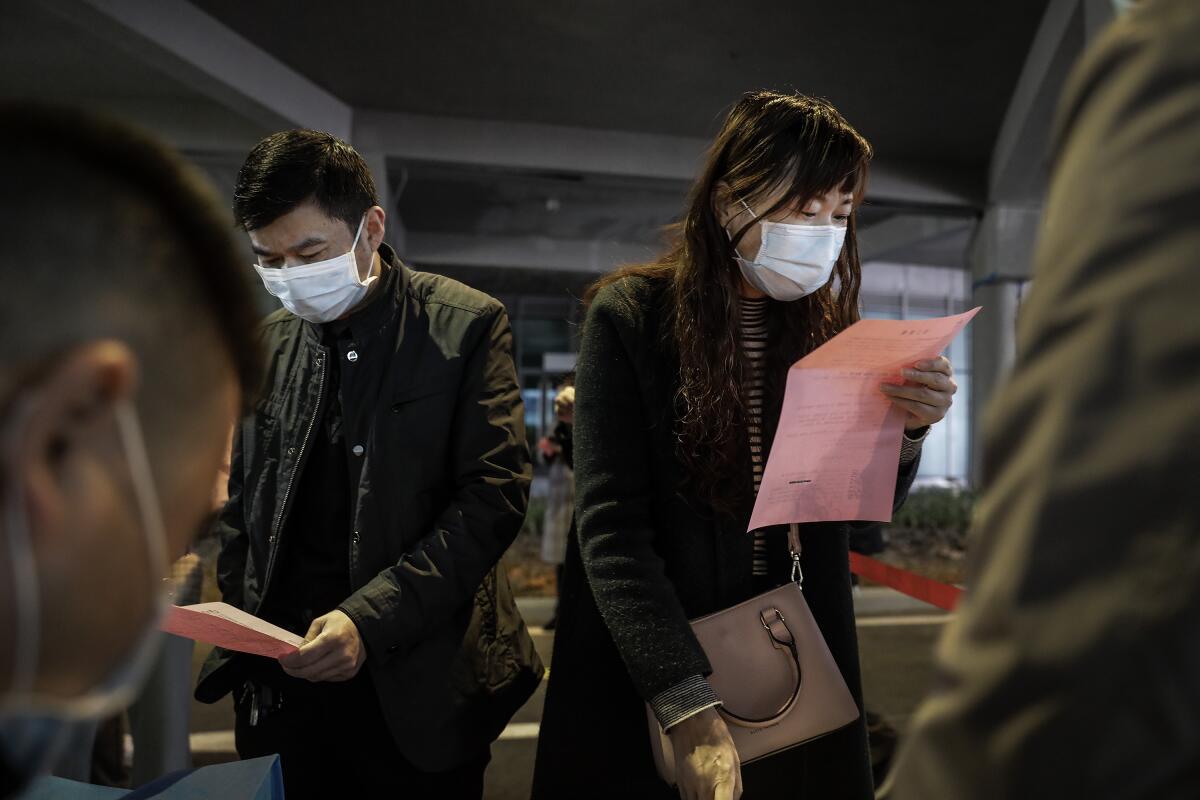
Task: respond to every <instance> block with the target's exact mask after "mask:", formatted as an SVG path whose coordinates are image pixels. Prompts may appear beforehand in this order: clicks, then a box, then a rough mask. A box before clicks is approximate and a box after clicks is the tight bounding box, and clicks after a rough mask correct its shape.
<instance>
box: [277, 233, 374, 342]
mask: <svg viewBox="0 0 1200 800" xmlns="http://www.w3.org/2000/svg"><path fill="white" fill-rule="evenodd" d="M366 221H367V218H366V216H365V215H364V216H363V218H362V220H360V221H359V223H358V231H357V232H356V233H355V234H354V244H352V245H350V252H348V253H344V254H342V255H340V256H336V257H334V258H329V259H326V260H324V261H318V262H316V263H315V264H305V265H304V266H302V267H283V268H279V269H275V268H271V267H260V266H259V265H258V264H255V265H254V269H255V270H257V271H258V274H259V277H261V278H262V282H263V285H264V286H266V287H267V291H268V292H270V293H271V294H273V295H275V296H276V297H278V298H279V301H280V302H281V303H283V306H284V308H286V309H287V310H288V311H290V312H292V313H293V314H295V315H296V316H297V317H300V318H301V319H306V320H308V321H309V322H316V323H322V322H332V321H333V320H335V319H340V318H341V317H343V316H344V315H345V314H346V312H348V311H349V310H350V309H352V308H354V307H355V306H356V305H358V304H359V303H361V302H362V299H363V298H364V297H366V296H367V292H368V291H369V290H370V288H371V284H372V283H374V282H375V277H376V276H374V275H372V276H370V277H368V278H367V279H366V280H365V281H364V280H362V279H361V278H359V272H358V261H357V260H356V259H355V257H354V249H355V248H356V247H358V237H359V236H361V235H362V230H363V224H364V223H365V222H366Z"/></svg>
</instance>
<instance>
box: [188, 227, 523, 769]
mask: <svg viewBox="0 0 1200 800" xmlns="http://www.w3.org/2000/svg"><path fill="white" fill-rule="evenodd" d="M380 255H381V257H382V258H383V259H384V261H385V263H387V264H388V265H389V268H390V270H392V273H391V275H390V276H389V280H388V284H387V286H388V287H391V288H392V290H393V291H392V292H391V297H390V298H388V302H389V303H390V304H391V306H392V309H391V314H390V315H386V316H388V317H389V318H390V322H392V323H396V324H394V325H393V326H392V327H393V328H394V329H395V330H396V331H397V333H396V336H395V341H394V343H391V345H390V346H391V347H392V348H393V349H394V355H393V357H392V359H391V361H390V363H387V364H386V365H385V366H384V368H383V369H381V370H380V372H379V375H378V376H377V377H376V379H374V380H371V381H368V382H366V383H365V384H364V385H365V386H366V387H367V388H366V389H365V391H367V392H370V393H371V395H372V396H371V397H364V398H355V405H356V406H362V405H364V404H367V405H370V404H373V406H374V412H373V418H372V424H371V426H370V434H369V439H368V441H367V443H366V453H365V456H364V465H363V469H362V477H361V480H360V482H359V486H358V491H357V492H356V493H355V495H354V498H353V507H354V525H353V530H354V533H353V535H352V536H351V537H350V543H349V546H350V585H351V588H352V590H353V592H352V594H351V596H350V597H349V598H347V599H346V601H345V602H343V603H342V604H341V605H340V606H339V607H340V608H341V609H342V610H343V611H345V612H346V613H347V614H348V615H349V616H350V617H351V619H353V620H354V622H355V624H356V625H357V626H358V629H359V631H360V633H361V634H362V637H363V640H364V642H365V643H366V648H367V662H366V668H367V669H369V670H370V674H371V678H372V680H373V682H374V685H375V687H376V690H377V692H378V694H379V700H380V704H381V707H382V709H383V713H384V716H385V717H386V719H387V721H388V724H389V726H390V727H391V730H392V733H393V735H394V736H395V739H396V743H397V745H398V746H399V748H400V751H401V752H402V753H403V754H404V755H405V757H407V758H408V759H409V760H410V761H412V762H413V763H414V764H416V765H417V766H419V767H421V768H423V769H426V770H430V771H438V770H445V769H449V768H451V767H453V766H456V765H457V764H458V763H461V762H462V761H464V760H466V759H469V758H475V757H478V754H479V752H480V751H481V750H482V749H483V748H484V747H485V746H486V745H487V744H488V743H490V742H491V741H493V740H494V739H495V738H496V737H497V736H498V735H499V733H500V731H501V730H503V728H504V726H505V725H506V724H507V722H508V720H509V718H510V717H511V716H512V714H513V713H514V712H515V711H516V710H517V708H519V707H520V706H521V705H522V704H523V703H524V701H525V700H526V699H527V698H528V697H529V696H530V695H531V694H532V692H533V690H534V689H535V688H536V687H537V685H538V683H539V682H540V680H541V677H542V671H543V670H542V665H541V663H540V662H539V660H538V657H537V654H536V652H535V651H534V648H533V642H532V640H531V639H530V637H529V634H528V632H527V631H526V629H525V625H524V623H523V622H522V620H521V617H520V615H519V614H518V612H517V610H516V606H515V604H514V602H513V599H512V595H511V591H510V589H509V585H508V580H507V578H506V577H505V576H504V575H503V573H501V572H499V571H498V569H497V567H496V565H497V563H498V562H499V560H500V557H501V555H502V554H503V553H504V551H505V550H506V549H507V548H508V546H509V545H510V544H511V543H512V541H513V539H514V538H515V537H516V535H517V532H518V531H519V530H520V528H521V524H522V521H523V519H524V515H525V508H526V502H527V499H528V491H529V483H530V480H531V475H532V466H531V462H530V457H529V451H528V446H527V444H526V441H525V425H524V406H523V404H522V402H521V395H520V390H519V387H518V384H517V377H516V372H515V369H514V366H513V360H512V355H511V353H512V333H511V330H510V327H509V323H508V318H507V315H506V314H505V311H504V308H503V306H502V305H501V304H500V303H499V302H497V301H496V300H494V299H492V298H491V297H488V296H487V295H485V294H482V293H481V292H477V291H475V290H473V289H470V288H468V287H466V286H464V285H462V284H460V283H457V282H455V281H452V280H450V279H447V278H443V277H441V276H438V275H431V274H426V273H421V272H414V271H412V270H409V269H408V268H406V267H405V266H403V265H402V264H401V263H400V262H399V261H398V260H397V259H396V257H395V255H394V254H393V253H392V251H391V250H390V249H389V248H387V247H386V246H385V247H383V248H381V251H380ZM263 337H264V344H265V347H266V352H267V354H268V363H269V369H268V375H267V379H266V383H265V390H264V392H263V393H262V395H261V399H260V400H259V401H258V404H257V408H256V409H255V411H254V413H253V414H251V415H250V416H249V417H247V418H246V419H245V420H243V422H242V424H241V425H240V426H239V429H238V431H237V433H236V434H235V437H234V446H233V454H232V462H231V466H232V469H231V473H230V480H229V503H228V505H226V507H225V509H224V511H223V512H222V514H221V515H220V518H219V521H218V530H219V533H220V537H221V542H222V551H221V556H220V559H219V561H218V580H219V583H220V586H221V591H222V593H223V595H224V598H225V601H226V602H228V603H231V604H233V605H235V606H237V607H239V608H242V609H244V610H246V611H248V612H250V613H252V614H253V613H257V612H258V611H259V609H261V608H262V607H263V601H264V598H266V597H267V595H268V594H269V593H270V592H271V588H272V582H273V580H274V579H275V577H276V576H275V574H274V573H273V570H274V568H275V564H276V559H277V556H278V554H279V552H280V545H281V542H282V538H283V537H286V536H287V533H288V522H289V520H288V514H289V508H290V505H291V503H290V500H291V498H290V495H289V492H290V490H291V489H292V487H293V486H294V485H295V484H296V483H297V479H298V475H299V471H300V470H301V469H302V468H303V465H304V457H305V446H306V442H307V432H308V431H309V429H310V425H311V420H313V419H314V417H315V415H316V413H317V402H318V398H319V397H320V396H321V383H322V381H323V379H324V370H325V364H326V361H325V360H326V359H328V358H331V357H336V356H333V355H332V354H331V353H330V352H329V351H328V349H327V348H326V347H324V346H323V345H322V343H321V337H320V334H319V331H318V329H317V327H316V326H314V325H312V324H310V323H307V322H304V321H302V320H300V319H299V318H297V317H295V316H293V315H291V314H289V313H287V312H285V311H281V312H278V313H276V314H274V315H272V316H271V317H269V318H268V319H267V321H266V323H265V326H264V329H263ZM249 658H253V657H251V656H242V655H233V654H230V653H227V652H225V651H222V650H220V649H218V650H216V651H214V652H213V654H212V656H211V657H210V658H209V660H208V662H207V663H206V664H205V666H204V670H203V672H202V674H201V677H200V683H199V686H198V687H197V690H196V697H197V699H199V700H202V701H205V702H214V701H216V700H217V699H218V698H220V697H222V696H224V695H225V694H226V693H227V692H229V691H230V690H231V689H232V688H234V687H235V686H238V685H240V681H241V680H244V677H243V673H244V670H242V669H239V663H241V662H243V660H244V659H249ZM241 665H242V666H243V667H244V666H245V664H244V663H242V664H241Z"/></svg>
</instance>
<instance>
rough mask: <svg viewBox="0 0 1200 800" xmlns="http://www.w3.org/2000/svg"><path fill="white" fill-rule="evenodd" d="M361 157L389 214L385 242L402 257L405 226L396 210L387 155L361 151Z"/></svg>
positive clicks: (380, 202)
mask: <svg viewBox="0 0 1200 800" xmlns="http://www.w3.org/2000/svg"><path fill="white" fill-rule="evenodd" d="M359 155H361V156H362V157H363V160H364V161H366V162H367V167H368V168H370V170H371V178H372V179H373V180H374V181H375V191H376V192H377V193H378V194H379V205H380V207H381V208H383V210H384V213H386V214H387V222H386V223H385V224H386V226H387V228H386V232H385V234H384V237H383V241H384V242H386V243H387V244H389V245H391V246H392V247H393V248H395V250H396V252H397V253H399V254H400V255H401V256H403V255H404V246H403V245H404V224H403V223H402V222H401V220H400V212H399V210H398V209H397V208H396V202H395V196H394V192H393V190H392V181H391V177H390V176H389V175H388V165H387V155H386V154H385V153H381V152H378V151H365V152H364V151H361V150H360V151H359Z"/></svg>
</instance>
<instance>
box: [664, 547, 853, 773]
mask: <svg viewBox="0 0 1200 800" xmlns="http://www.w3.org/2000/svg"><path fill="white" fill-rule="evenodd" d="M788 541H789V544H790V546H791V553H792V580H791V581H790V582H788V583H786V584H784V585H783V586H780V587H779V588H777V589H772V590H771V591H769V592H766V593H764V594H760V595H759V596H758V597H754V598H752V599H750V600H747V601H745V602H744V603H739V604H738V605H736V606H733V607H732V608H727V609H725V610H724V611H718V612H717V613H715V614H710V615H709V616H707V617H701V618H700V619H697V620H694V621H693V622H692V629H693V630H694V631H695V632H696V638H697V639H699V640H700V645H701V646H702V647H703V648H704V652H705V654H706V655H707V656H708V660H709V663H710V664H711V665H712V668H713V672H712V675H710V676H709V677H708V681H709V684H710V685H711V686H712V688H713V690H714V691H715V692H716V694H717V696H718V697H720V698H721V700H722V703H723V705H722V706H720V707H718V709H717V711H718V712H719V713H720V714H721V716H722V717H723V718H724V719H725V722H726V723H727V724H728V726H729V732H730V734H732V736H733V741H734V744H735V745H736V746H737V751H738V756H739V758H740V759H741V762H742V763H743V764H749V763H750V762H752V761H756V760H758V759H760V758H766V757H767V756H769V755H773V754H775V753H778V752H781V751H783V750H787V749H789V748H792V747H796V746H797V745H801V744H804V743H805V742H810V741H812V740H813V739H816V738H818V737H820V736H824V735H825V734H827V733H832V732H833V731H835V730H837V729H838V728H842V727H844V726H846V725H849V724H850V723H851V722H853V721H854V720H856V719H858V716H859V713H858V706H857V705H855V703H854V698H853V697H851V696H850V690H849V689H848V688H847V687H846V681H845V680H844V679H843V678H842V673H841V672H840V671H839V670H838V667H837V664H836V663H835V662H834V660H833V654H831V653H830V652H829V645H827V644H826V643H825V639H824V637H822V636H821V631H820V629H819V628H818V627H817V623H816V620H814V619H813V616H812V612H811V611H809V610H808V603H807V602H805V600H804V593H803V592H802V591H801V585H802V583H803V580H804V576H803V574H802V573H801V572H800V534H799V531H798V529H797V527H796V526H795V525H793V526H791V528H790V530H789V531H788ZM647 713H648V714H649V719H650V743H651V747H652V748H653V750H654V761H655V764H656V765H657V766H658V774H659V775H660V776H662V779H663V780H665V781H666V782H667V783H669V784H671V785H674V784H675V753H674V750H673V749H672V747H671V737H670V736H668V735H666V734H665V733H663V730H662V728H661V727H660V726H659V724H658V720H657V719H656V718H655V716H654V712H653V711H650V710H649V709H647Z"/></svg>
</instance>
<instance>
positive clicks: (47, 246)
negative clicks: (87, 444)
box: [0, 103, 262, 430]
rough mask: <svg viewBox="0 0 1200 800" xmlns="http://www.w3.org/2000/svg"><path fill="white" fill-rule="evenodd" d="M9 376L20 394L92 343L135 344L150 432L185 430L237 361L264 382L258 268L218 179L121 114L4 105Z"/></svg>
mask: <svg viewBox="0 0 1200 800" xmlns="http://www.w3.org/2000/svg"><path fill="white" fill-rule="evenodd" d="M0 175H3V176H4V181H5V191H4V192H3V193H2V194H0V241H3V242H4V246H3V249H2V250H0V280H2V281H3V286H4V290H3V291H2V292H0V341H3V342H4V355H3V360H2V361H0V381H2V382H3V383H4V384H5V394H6V395H8V394H11V392H12V391H15V390H17V389H19V388H20V387H21V385H22V384H23V383H24V382H26V381H27V380H29V378H30V375H32V374H34V373H36V372H37V371H38V369H39V366H41V365H45V364H47V363H49V362H51V361H52V359H54V358H55V357H56V356H57V355H58V354H61V353H63V352H64V351H67V350H69V349H71V348H72V347H74V346H78V345H79V344H82V343H85V342H88V341H94V340H99V339H107V338H111V339H117V340H120V341H123V342H125V343H126V344H127V345H128V346H129V347H130V348H131V349H132V350H133V352H134V353H135V354H136V355H137V357H138V359H139V361H140V363H141V371H142V376H141V389H140V390H139V397H140V403H141V405H142V411H143V414H144V415H145V416H144V420H145V421H146V422H147V427H154V426H155V424H156V423H158V424H160V425H161V427H163V428H165V429H168V430H169V428H170V426H171V425H174V426H178V425H179V424H180V420H179V417H178V415H179V414H180V413H183V414H184V415H185V416H186V410H187V408H188V407H189V405H188V404H189V403H190V402H191V400H192V399H193V398H199V397H202V396H205V394H204V393H205V392H206V391H207V390H208V389H210V388H212V387H215V386H216V385H218V382H219V381H221V380H223V379H225V378H226V377H227V376H228V375H229V370H230V368H231V367H232V369H233V371H234V372H235V377H236V378H237V380H238V381H239V383H240V385H241V388H242V389H243V392H244V394H245V395H247V396H249V395H252V394H253V393H254V392H256V391H257V390H258V388H259V382H260V379H261V373H262V364H261V361H262V359H261V356H260V353H259V348H258V346H257V345H256V341H257V335H256V329H257V326H258V312H257V309H256V307H255V304H254V300H253V295H252V294H251V292H250V284H249V279H248V274H249V272H250V271H249V269H248V268H247V267H246V265H245V264H243V263H242V258H241V256H240V253H239V251H238V249H237V247H236V245H235V243H234V241H233V235H232V232H231V227H232V226H231V225H230V223H229V218H228V215H227V214H226V213H225V212H224V210H223V209H222V204H221V203H220V201H219V200H218V199H217V195H216V193H215V192H214V191H213V189H212V187H211V186H210V185H209V184H208V182H207V181H206V180H205V179H204V178H203V177H202V176H201V175H200V174H199V173H198V172H197V171H196V170H195V169H194V168H192V167H191V166H190V165H188V164H187V163H186V162H185V161H184V160H183V159H182V158H181V157H180V156H179V155H178V154H176V153H175V152H174V151H172V150H171V149H169V148H167V147H166V146H164V145H162V144H161V143H159V142H158V141H157V140H156V139H154V138H153V137H151V136H149V135H147V134H145V133H142V132H141V131H139V130H137V129H135V128H133V127H130V126H128V125H126V124H124V123H121V122H118V121H116V120H112V119H108V118H105V117H103V116H97V115H94V114H90V113H85V112H83V111H79V110H75V109H67V108H59V107H51V106H44V105H38V104H29V103H11V104H10V103H6V104H0Z"/></svg>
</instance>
